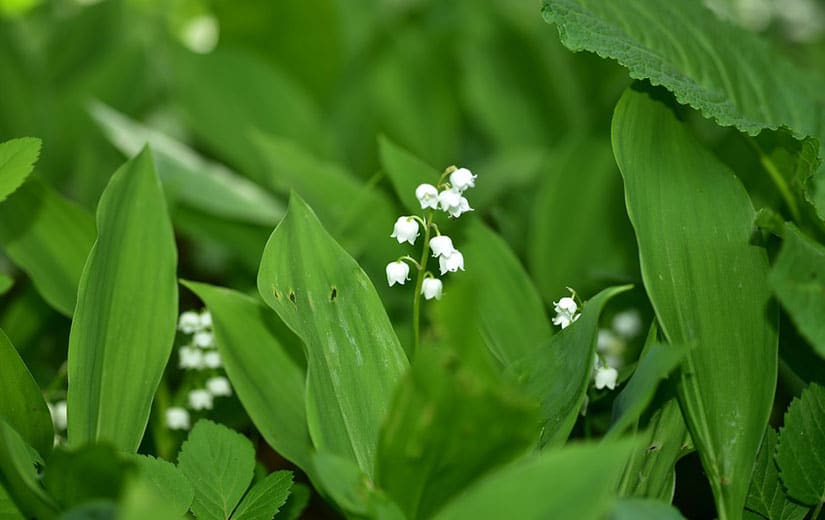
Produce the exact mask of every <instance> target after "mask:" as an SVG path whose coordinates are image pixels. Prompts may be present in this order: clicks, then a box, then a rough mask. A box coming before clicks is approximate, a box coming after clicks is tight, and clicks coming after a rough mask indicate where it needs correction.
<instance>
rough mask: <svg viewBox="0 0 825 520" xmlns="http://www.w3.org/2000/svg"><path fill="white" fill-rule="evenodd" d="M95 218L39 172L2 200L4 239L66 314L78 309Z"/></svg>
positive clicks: (10, 253)
mask: <svg viewBox="0 0 825 520" xmlns="http://www.w3.org/2000/svg"><path fill="white" fill-rule="evenodd" d="M94 240H95V222H94V219H93V218H92V216H91V215H90V214H89V213H88V212H87V211H86V210H84V209H83V208H81V207H80V206H78V205H76V204H74V203H73V202H71V201H69V200H68V199H65V198H63V197H61V196H60V195H59V194H58V193H57V192H55V191H54V190H52V189H51V188H49V187H48V186H47V185H46V184H44V183H43V182H42V181H40V180H39V179H36V178H32V179H29V180H28V182H26V183H25V184H23V186H21V187H20V188H19V189H18V190H17V191H15V192H14V193H13V194H12V195H11V196H10V197H9V198H8V199H7V200H6V201H5V202H3V203H2V204H0V243H2V244H3V247H4V249H5V252H6V254H7V255H8V256H9V258H10V259H11V260H12V261H13V262H14V263H15V264H16V265H17V266H18V267H20V269H22V270H23V271H25V272H26V274H28V275H29V278H31V279H32V282H33V283H34V286H35V287H36V288H37V291H38V292H39V293H40V295H41V296H43V299H44V300H46V302H48V303H49V305H51V306H52V307H54V308H55V309H57V310H58V311H60V312H61V313H63V314H64V315H66V316H71V315H72V312H74V306H75V301H76V299H77V284H78V282H79V280H80V273H81V272H82V271H83V265H84V264H85V262H86V257H87V256H88V255H89V250H90V249H91V248H92V243H93V242H94Z"/></svg>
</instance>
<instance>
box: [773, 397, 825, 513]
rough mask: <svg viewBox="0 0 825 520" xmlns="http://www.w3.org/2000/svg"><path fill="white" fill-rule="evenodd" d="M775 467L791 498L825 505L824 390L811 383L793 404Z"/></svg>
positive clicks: (804, 502)
mask: <svg viewBox="0 0 825 520" xmlns="http://www.w3.org/2000/svg"><path fill="white" fill-rule="evenodd" d="M776 463H777V465H778V466H779V473H780V476H781V477H782V483H783V484H784V485H785V488H786V489H787V490H788V495H790V496H791V498H793V499H795V500H798V501H799V502H802V503H803V504H806V505H811V506H813V505H816V504H820V503H823V502H825V387H822V386H819V385H817V384H815V383H812V384H811V385H810V386H809V387H808V388H807V389H806V390H805V391H804V392H802V397H800V398H795V399H794V400H793V401H792V402H791V405H790V406H789V407H788V411H787V412H786V413H785V422H784V425H783V427H782V429H781V430H780V431H779V447H778V448H777V450H776Z"/></svg>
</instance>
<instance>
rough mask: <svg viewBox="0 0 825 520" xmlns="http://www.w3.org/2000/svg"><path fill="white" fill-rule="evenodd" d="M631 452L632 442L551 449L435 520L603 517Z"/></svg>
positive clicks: (496, 476)
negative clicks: (616, 479)
mask: <svg viewBox="0 0 825 520" xmlns="http://www.w3.org/2000/svg"><path fill="white" fill-rule="evenodd" d="M631 447H632V444H631V443H630V442H628V441H619V442H607V443H602V444H598V445H593V444H579V445H575V446H567V447H564V448H562V449H558V450H548V451H547V452H545V453H544V454H542V455H541V456H537V457H533V458H532V459H529V460H526V461H524V462H522V463H519V464H514V465H510V466H507V467H506V468H504V469H501V470H499V471H497V472H495V473H493V474H492V475H489V476H488V477H486V478H484V479H483V480H481V481H480V482H478V483H477V484H475V485H474V486H472V487H471V488H469V489H468V490H467V491H466V492H465V493H463V494H461V495H460V496H458V497H457V498H456V499H455V500H453V501H452V502H450V503H449V504H447V506H446V507H445V508H444V509H443V510H442V511H441V512H440V513H438V514H437V515H435V517H434V519H435V520H459V519H467V518H478V519H490V520H492V519H496V518H518V519H520V520H533V519H535V520H541V519H546V518H576V519H577V520H590V519H593V520H596V519H600V518H604V515H605V513H607V512H608V511H609V509H610V505H611V502H612V498H613V497H612V495H613V485H614V484H615V478H616V476H618V473H619V471H620V469H621V467H622V463H623V461H624V459H625V458H626V457H627V455H628V454H629V453H630V449H631Z"/></svg>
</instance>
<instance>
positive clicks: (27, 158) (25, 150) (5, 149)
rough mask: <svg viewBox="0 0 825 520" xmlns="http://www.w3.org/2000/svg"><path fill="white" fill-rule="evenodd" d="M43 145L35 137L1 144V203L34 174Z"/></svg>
mask: <svg viewBox="0 0 825 520" xmlns="http://www.w3.org/2000/svg"><path fill="white" fill-rule="evenodd" d="M41 144H42V143H41V141H40V139H36V138H34V137H21V138H20V139H12V140H11V141H6V142H4V143H0V202H3V201H4V200H6V197H8V196H9V195H11V194H12V193H14V191H15V190H16V189H17V188H19V187H20V185H21V184H23V182H24V181H25V180H26V177H28V176H29V174H30V173H31V172H32V170H33V169H34V163H36V162H37V158H38V157H39V156H40V145H41Z"/></svg>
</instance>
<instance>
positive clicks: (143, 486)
mask: <svg viewBox="0 0 825 520" xmlns="http://www.w3.org/2000/svg"><path fill="white" fill-rule="evenodd" d="M147 518H151V519H152V520H182V519H186V518H188V517H187V516H184V515H182V514H180V513H178V512H177V510H176V504H175V503H174V502H169V501H168V500H167V499H166V497H165V496H164V495H159V494H158V490H157V488H156V487H155V486H153V485H152V484H150V483H148V482H146V481H145V480H142V479H137V480H133V481H131V482H130V484H129V486H128V487H127V488H126V490H125V491H124V493H123V498H122V499H121V500H120V503H119V504H118V507H117V520H146V519H147ZM61 520H63V519H61ZM84 520H85V519H84Z"/></svg>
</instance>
